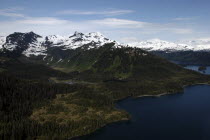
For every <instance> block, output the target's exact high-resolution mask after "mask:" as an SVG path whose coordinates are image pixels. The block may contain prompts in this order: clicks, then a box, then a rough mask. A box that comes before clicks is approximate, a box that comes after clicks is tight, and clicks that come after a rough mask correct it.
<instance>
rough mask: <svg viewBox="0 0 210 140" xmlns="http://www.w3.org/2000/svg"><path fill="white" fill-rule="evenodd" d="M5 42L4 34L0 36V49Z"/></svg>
mask: <svg viewBox="0 0 210 140" xmlns="http://www.w3.org/2000/svg"><path fill="white" fill-rule="evenodd" d="M5 42H6V37H5V36H0V50H1V49H2V48H3V44H4V43H5Z"/></svg>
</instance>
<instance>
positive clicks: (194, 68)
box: [185, 65, 210, 74]
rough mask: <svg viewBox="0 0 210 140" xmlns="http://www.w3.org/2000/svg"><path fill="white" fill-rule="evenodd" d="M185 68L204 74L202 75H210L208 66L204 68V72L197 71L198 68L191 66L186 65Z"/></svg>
mask: <svg viewBox="0 0 210 140" xmlns="http://www.w3.org/2000/svg"><path fill="white" fill-rule="evenodd" d="M185 68H187V69H190V70H195V71H198V72H201V73H204V74H210V67H209V66H208V67H206V70H204V71H199V70H198V68H199V66H193V65H188V66H186V67H185Z"/></svg>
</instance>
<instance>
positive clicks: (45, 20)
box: [16, 17, 69, 25]
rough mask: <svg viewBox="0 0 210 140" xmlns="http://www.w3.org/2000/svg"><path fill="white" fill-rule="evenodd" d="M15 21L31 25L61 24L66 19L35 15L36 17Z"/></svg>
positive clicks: (66, 21)
mask: <svg viewBox="0 0 210 140" xmlns="http://www.w3.org/2000/svg"><path fill="white" fill-rule="evenodd" d="M16 22H17V23H21V24H32V25H58V24H59V25H62V24H66V23H68V22H69V21H68V20H61V19H57V18H52V17H37V18H32V17H30V18H25V19H23V20H17V21H16Z"/></svg>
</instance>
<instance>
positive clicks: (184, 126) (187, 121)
mask: <svg viewBox="0 0 210 140" xmlns="http://www.w3.org/2000/svg"><path fill="white" fill-rule="evenodd" d="M117 107H118V108H121V109H124V110H126V111H128V112H129V113H130V114H131V115H132V119H131V120H130V121H128V122H120V123H114V124H110V125H108V126H106V127H104V128H102V129H100V130H99V131H97V132H95V133H93V134H91V135H88V136H85V137H83V138H80V139H82V140H210V86H207V85H198V86H190V87H187V88H185V90H184V93H178V94H173V95H166V96H162V97H159V98H156V97H143V98H138V99H133V98H129V99H125V100H123V101H120V102H118V103H117Z"/></svg>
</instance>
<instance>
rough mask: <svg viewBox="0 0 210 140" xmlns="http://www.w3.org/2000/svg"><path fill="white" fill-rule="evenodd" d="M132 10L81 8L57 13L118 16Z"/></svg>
mask: <svg viewBox="0 0 210 140" xmlns="http://www.w3.org/2000/svg"><path fill="white" fill-rule="evenodd" d="M133 12H134V11H132V10H107V11H80V10H64V11H59V12H57V13H56V14H57V15H105V16H116V15H123V14H129V13H133Z"/></svg>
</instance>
